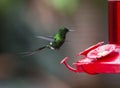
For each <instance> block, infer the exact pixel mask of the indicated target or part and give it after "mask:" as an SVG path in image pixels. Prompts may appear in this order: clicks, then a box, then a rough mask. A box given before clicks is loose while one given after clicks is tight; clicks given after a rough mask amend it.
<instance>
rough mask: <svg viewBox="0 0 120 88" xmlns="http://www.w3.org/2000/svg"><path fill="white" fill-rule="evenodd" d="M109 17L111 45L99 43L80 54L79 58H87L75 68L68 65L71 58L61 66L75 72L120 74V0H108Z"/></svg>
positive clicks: (79, 61) (81, 60) (78, 62)
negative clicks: (81, 56)
mask: <svg viewBox="0 0 120 88" xmlns="http://www.w3.org/2000/svg"><path fill="white" fill-rule="evenodd" d="M108 17H109V18H108V26H109V27H108V28H109V31H108V32H109V33H108V34H109V43H108V44H104V45H103V43H104V42H99V43H97V44H95V45H93V46H91V47H89V48H88V49H85V50H84V51H83V52H80V53H79V54H78V56H80V55H84V56H85V57H84V58H83V59H80V60H78V61H77V62H75V63H73V65H74V66H75V68H73V67H71V66H70V65H68V64H67V60H68V59H69V57H65V58H64V59H63V60H62V61H61V64H64V65H65V66H66V67H67V68H68V69H69V70H71V71H73V72H86V73H88V74H120V0H108Z"/></svg>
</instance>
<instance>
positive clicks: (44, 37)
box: [36, 36, 54, 42]
mask: <svg viewBox="0 0 120 88" xmlns="http://www.w3.org/2000/svg"><path fill="white" fill-rule="evenodd" d="M36 38H41V39H44V40H47V41H50V42H53V41H54V39H53V37H52V36H36Z"/></svg>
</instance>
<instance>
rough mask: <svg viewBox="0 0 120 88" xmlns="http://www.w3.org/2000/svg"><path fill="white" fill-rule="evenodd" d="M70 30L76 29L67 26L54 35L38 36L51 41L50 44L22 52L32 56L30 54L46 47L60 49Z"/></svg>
mask: <svg viewBox="0 0 120 88" xmlns="http://www.w3.org/2000/svg"><path fill="white" fill-rule="evenodd" d="M70 31H74V30H69V29H68V28H66V27H62V28H60V29H59V31H58V32H57V33H56V34H55V35H53V36H37V38H41V39H44V40H47V41H49V44H47V45H45V46H43V47H40V48H38V49H36V50H33V51H30V52H23V53H21V54H26V56H30V55H33V54H35V53H37V52H38V51H41V50H43V49H45V48H49V49H51V50H58V49H60V47H61V46H62V45H63V44H64V42H65V39H66V34H67V33H68V32H70Z"/></svg>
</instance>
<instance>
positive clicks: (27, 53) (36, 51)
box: [19, 46, 47, 56]
mask: <svg viewBox="0 0 120 88" xmlns="http://www.w3.org/2000/svg"><path fill="white" fill-rule="evenodd" d="M45 48H47V46H43V47H40V48H38V49H36V50H33V51H28V52H22V53H19V54H20V55H24V56H31V55H33V54H36V53H38V52H39V51H40V50H43V49H45Z"/></svg>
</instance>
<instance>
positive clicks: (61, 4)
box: [47, 0, 78, 14]
mask: <svg viewBox="0 0 120 88" xmlns="http://www.w3.org/2000/svg"><path fill="white" fill-rule="evenodd" d="M47 2H49V3H50V4H51V5H52V6H53V7H54V8H55V9H56V10H58V11H60V12H61V13H64V14H73V13H74V12H75V11H76V9H77V7H78V0H47Z"/></svg>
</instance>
